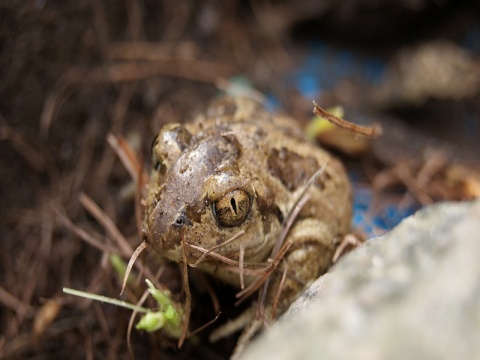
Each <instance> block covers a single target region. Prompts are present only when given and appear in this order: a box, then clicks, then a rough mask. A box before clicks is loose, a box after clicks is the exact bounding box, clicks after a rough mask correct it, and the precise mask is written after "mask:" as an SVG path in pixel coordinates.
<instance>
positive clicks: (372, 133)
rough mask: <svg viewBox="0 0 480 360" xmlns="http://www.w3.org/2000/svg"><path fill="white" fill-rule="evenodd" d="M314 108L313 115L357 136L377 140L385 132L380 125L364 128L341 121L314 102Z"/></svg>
mask: <svg viewBox="0 0 480 360" xmlns="http://www.w3.org/2000/svg"><path fill="white" fill-rule="evenodd" d="M313 105H314V108H313V113H314V114H315V115H317V116H318V117H321V118H324V119H326V120H328V121H330V122H331V123H332V124H334V125H336V126H338V127H339V128H342V129H345V130H349V131H351V132H352V133H354V134H355V135H359V136H364V137H367V138H372V139H373V138H376V137H379V136H380V135H382V133H383V130H382V127H381V126H380V124H373V125H372V126H362V125H357V124H353V123H351V122H349V121H347V120H344V119H341V118H339V117H337V116H335V115H333V114H331V113H329V112H328V111H325V110H323V109H322V108H321V107H320V106H318V104H317V103H316V102H315V101H314V102H313Z"/></svg>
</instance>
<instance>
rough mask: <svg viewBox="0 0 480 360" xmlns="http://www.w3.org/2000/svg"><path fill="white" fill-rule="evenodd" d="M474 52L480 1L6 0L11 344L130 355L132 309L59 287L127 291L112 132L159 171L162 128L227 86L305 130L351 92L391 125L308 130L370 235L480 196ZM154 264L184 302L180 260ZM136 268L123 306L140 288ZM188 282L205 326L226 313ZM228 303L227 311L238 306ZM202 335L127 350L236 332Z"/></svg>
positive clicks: (120, 185)
mask: <svg viewBox="0 0 480 360" xmlns="http://www.w3.org/2000/svg"><path fill="white" fill-rule="evenodd" d="M479 55H480V1H478V0H465V1H455V0H350V1H333V0H321V1H319V0H305V1H302V2H299V1H291V0H283V1H274V0H271V1H268V0H262V1H253V0H252V1H216V0H208V1H207V0H201V1H174V0H163V1H152V0H143V1H141V0H139V1H135V0H125V1H123V2H118V1H112V0H80V1H48V0H25V1H15V0H11V1H10V0H6V1H2V2H1V3H0V69H2V71H1V81H0V140H1V141H0V154H1V155H0V189H1V191H0V212H1V213H0V224H1V225H0V236H1V241H0V247H1V248H0V249H1V250H0V256H1V261H0V303H1V305H2V306H1V310H0V334H2V335H0V358H2V359H3V358H5V359H7V358H29V359H43V358H45V359H46V358H48V359H56V358H65V357H67V356H68V357H70V358H75V359H77V358H87V359H93V358H110V359H117V358H128V357H129V355H128V350H127V341H126V333H127V327H128V322H129V317H130V314H131V312H130V311H127V310H124V309H121V308H117V307H114V306H110V305H102V304H100V303H95V302H91V301H86V300H79V299H77V298H73V297H71V296H66V295H64V294H63V293H62V287H64V286H66V287H73V288H76V289H82V290H88V291H90V292H93V293H98V294H104V295H108V296H112V297H118V294H119V292H120V287H121V281H122V277H121V270H119V267H120V268H121V265H118V266H116V265H115V262H114V261H112V258H111V254H118V255H120V258H122V259H123V261H128V258H129V256H130V254H129V246H130V247H131V248H132V249H133V248H135V247H136V246H137V245H138V244H139V242H140V239H139V236H138V229H137V223H136V221H135V205H134V196H133V194H134V192H135V191H134V189H135V185H134V184H133V183H132V180H131V178H130V177H129V175H128V172H127V171H126V170H125V168H124V167H123V165H122V164H121V162H120V161H119V160H118V159H117V157H116V155H115V153H114V151H113V150H112V148H111V147H110V146H109V145H108V142H107V140H106V139H107V134H109V133H111V134H114V135H115V136H122V137H124V138H125V139H126V140H127V142H128V144H129V146H130V147H132V148H133V149H134V150H135V152H136V154H138V157H139V159H140V162H141V163H142V164H143V163H144V164H145V165H144V166H145V169H146V170H147V171H148V170H149V161H150V155H149V150H150V145H151V143H152V140H153V138H154V136H155V134H156V132H157V131H158V130H159V129H160V127H161V126H162V124H164V123H167V122H183V121H187V120H189V119H191V118H192V117H193V116H194V115H195V114H197V113H198V112H199V111H201V110H202V108H204V107H205V106H206V104H207V103H208V101H209V100H210V99H212V98H213V97H215V96H218V95H219V94H220V93H222V92H225V91H226V92H229V93H234V94H235V93H238V92H241V91H245V89H250V90H247V91H250V92H251V93H252V92H254V93H255V94H256V95H258V96H259V97H260V98H261V99H262V100H263V101H264V102H265V104H266V106H267V107H268V108H270V109H271V110H272V111H283V112H286V113H288V114H290V115H292V116H293V117H295V119H297V120H298V122H299V124H300V125H301V126H304V127H307V128H308V127H309V126H310V125H309V124H311V122H312V117H313V114H312V109H313V106H312V100H315V101H316V102H317V103H318V104H319V105H321V106H322V107H323V108H331V107H333V106H341V107H342V108H343V111H344V117H345V118H346V119H348V120H350V121H352V122H356V123H360V124H372V123H380V124H381V125H382V126H383V129H384V135H383V136H382V137H380V138H378V139H376V140H362V141H353V140H352V139H353V138H352V137H351V135H345V133H343V132H341V131H338V130H335V129H329V130H326V131H324V130H321V131H320V130H315V131H313V133H309V134H308V135H309V136H311V137H313V138H315V140H316V141H318V142H319V143H322V144H323V145H324V146H327V147H329V148H330V149H331V151H332V152H334V153H335V154H336V155H337V156H340V157H342V159H343V160H344V161H345V163H346V164H347V168H348V170H349V173H350V176H351V178H352V182H353V184H354V188H355V218H354V227H355V231H356V233H357V234H358V236H359V237H363V238H368V237H371V236H376V235H381V234H382V233H384V232H385V231H387V230H388V229H390V228H392V227H393V226H394V225H395V224H397V223H398V222H399V221H400V220H401V219H402V218H403V217H404V216H406V215H408V214H411V213H412V212H413V211H415V210H416V209H418V208H420V207H422V206H424V205H428V204H431V203H434V202H437V201H442V200H464V199H470V198H474V197H478V196H480V181H479V178H480V175H479V166H480V155H479V154H480V142H479V141H478V137H479V135H480V101H479V100H480V86H479V85H480V56H479ZM82 194H84V195H82ZM86 196H88V197H86ZM89 200H92V202H94V203H95V204H97V205H98V206H99V207H100V208H101V209H102V211H101V215H94V214H93V211H92V206H91V205H90V206H89V205H88V204H89ZM113 224H114V225H115V226H116V227H117V228H118V230H119V232H120V233H121V234H122V235H123V237H125V241H126V244H127V245H128V246H124V247H123V248H122V247H121V246H120V245H119V243H118V241H116V240H115V239H117V240H118V238H119V235H118V233H117V232H116V230H115V229H113V230H112V225H113ZM109 226H110V227H109ZM82 231H83V232H82ZM102 244H103V245H102ZM102 246H103V247H102ZM142 261H143V262H144V263H145V264H146V266H147V269H150V271H151V273H153V274H155V273H157V269H158V268H160V269H162V274H161V275H158V274H157V275H158V276H157V280H158V282H160V283H161V284H164V285H165V286H167V287H168V288H170V289H172V290H173V292H174V294H176V296H178V298H179V299H182V297H183V294H182V291H181V288H182V287H181V281H180V278H179V269H178V268H177V267H176V266H173V265H171V264H166V263H164V262H162V261H161V260H159V259H158V257H157V256H156V255H155V254H144V255H143V256H142ZM120 263H121V261H120ZM192 276H193V279H194V283H196V282H198V284H203V283H204V281H205V280H204V279H203V278H200V277H199V279H198V280H196V276H197V275H195V274H193V275H192ZM138 278H139V282H138V283H137V284H136V285H132V287H131V290H129V291H127V294H126V295H124V297H123V298H125V299H126V300H128V301H130V302H136V301H137V300H138V298H139V297H140V296H141V290H140V289H144V284H143V280H142V276H138ZM195 286H197V287H198V289H196V292H198V294H194V299H193V314H192V322H193V324H195V325H196V326H201V325H202V324H205V323H207V322H208V321H209V320H211V319H212V318H213V317H214V316H215V311H214V310H213V307H212V305H211V300H210V298H209V296H208V294H205V291H204V290H202V286H200V285H194V287H195ZM210 286H212V287H213V290H214V292H217V293H222V292H223V290H222V291H220V290H221V289H222V288H221V285H220V284H216V283H214V284H211V285H210ZM226 293H227V294H226V295H220V296H219V298H220V301H221V302H222V301H225V302H226V303H229V302H231V300H232V298H233V296H234V295H232V294H234V292H233V293H232V294H229V292H228V291H226ZM224 297H225V298H224ZM198 309H200V310H201V311H200V312H203V313H202V314H201V315H198V316H197V315H195V310H197V313H198V312H199V311H198ZM222 311H223V312H224V315H223V320H222V319H219V322H220V323H221V322H222V321H224V320H225V319H228V316H229V311H232V312H235V311H236V310H235V309H230V310H229V309H228V305H226V308H225V310H223V309H222ZM208 331H209V330H208V329H207V330H206V331H204V332H201V333H199V334H198V335H197V336H195V337H193V338H191V339H189V340H187V342H186V344H185V345H184V347H183V348H182V349H181V350H180V351H178V350H176V349H175V344H176V342H175V341H172V340H169V339H166V338H165V337H164V336H161V335H158V334H157V335H148V334H146V333H139V332H136V331H133V333H132V343H133V352H134V353H135V354H136V356H137V357H138V358H158V357H160V356H164V358H172V359H177V358H179V359H180V358H185V359H186V358H200V359H203V358H205V359H207V358H208V359H224V358H228V356H229V354H230V352H231V349H232V346H233V345H234V343H235V339H234V338H231V339H227V340H225V341H223V342H221V343H220V344H217V345H215V346H212V345H211V344H210V343H209V342H208Z"/></svg>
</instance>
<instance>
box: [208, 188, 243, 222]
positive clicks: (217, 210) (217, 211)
mask: <svg viewBox="0 0 480 360" xmlns="http://www.w3.org/2000/svg"><path fill="white" fill-rule="evenodd" d="M251 204H252V200H251V197H250V194H249V193H248V192H246V191H245V190H240V189H238V190H233V191H230V192H229V193H227V194H225V195H224V196H222V197H221V198H220V199H218V200H217V201H216V202H215V203H214V204H213V207H212V208H213V215H214V216H215V219H217V221H218V223H219V224H220V225H221V226H225V227H233V226H238V225H240V224H241V223H243V222H244V221H245V220H246V219H247V217H248V214H249V213H250V207H251Z"/></svg>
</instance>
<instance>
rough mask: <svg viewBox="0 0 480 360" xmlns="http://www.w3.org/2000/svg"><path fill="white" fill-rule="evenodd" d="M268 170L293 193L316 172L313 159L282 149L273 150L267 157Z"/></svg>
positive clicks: (316, 165)
mask: <svg viewBox="0 0 480 360" xmlns="http://www.w3.org/2000/svg"><path fill="white" fill-rule="evenodd" d="M267 164H268V170H269V171H270V173H271V174H272V175H273V176H275V177H276V178H278V179H279V180H280V181H281V183H282V184H283V185H284V186H285V187H286V188H287V189H288V190H289V191H295V190H296V189H298V188H299V187H300V186H302V185H304V184H305V183H306V182H307V181H308V180H309V179H310V178H311V177H312V175H313V174H314V173H315V171H317V170H318V168H319V166H318V163H317V161H316V160H315V159H314V158H313V157H303V156H300V155H298V154H297V153H294V152H292V151H289V150H287V149H285V148H284V147H282V148H281V149H280V150H278V149H273V150H272V151H271V152H270V155H269V157H268V161H267Z"/></svg>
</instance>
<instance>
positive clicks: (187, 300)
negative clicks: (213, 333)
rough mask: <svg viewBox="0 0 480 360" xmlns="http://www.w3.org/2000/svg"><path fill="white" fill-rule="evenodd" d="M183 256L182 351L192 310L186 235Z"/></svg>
mask: <svg viewBox="0 0 480 360" xmlns="http://www.w3.org/2000/svg"><path fill="white" fill-rule="evenodd" d="M182 256H183V264H182V265H183V287H184V289H185V308H184V310H185V312H184V314H183V326H182V334H181V335H180V338H179V339H178V348H179V349H180V348H181V347H182V345H183V342H184V341H185V338H186V337H187V333H188V324H189V323H190V312H191V310H192V295H191V294H190V284H189V282H188V263H187V250H186V242H185V233H184V234H183V236H182Z"/></svg>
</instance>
